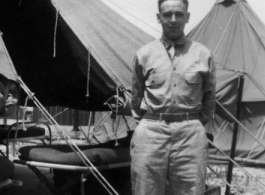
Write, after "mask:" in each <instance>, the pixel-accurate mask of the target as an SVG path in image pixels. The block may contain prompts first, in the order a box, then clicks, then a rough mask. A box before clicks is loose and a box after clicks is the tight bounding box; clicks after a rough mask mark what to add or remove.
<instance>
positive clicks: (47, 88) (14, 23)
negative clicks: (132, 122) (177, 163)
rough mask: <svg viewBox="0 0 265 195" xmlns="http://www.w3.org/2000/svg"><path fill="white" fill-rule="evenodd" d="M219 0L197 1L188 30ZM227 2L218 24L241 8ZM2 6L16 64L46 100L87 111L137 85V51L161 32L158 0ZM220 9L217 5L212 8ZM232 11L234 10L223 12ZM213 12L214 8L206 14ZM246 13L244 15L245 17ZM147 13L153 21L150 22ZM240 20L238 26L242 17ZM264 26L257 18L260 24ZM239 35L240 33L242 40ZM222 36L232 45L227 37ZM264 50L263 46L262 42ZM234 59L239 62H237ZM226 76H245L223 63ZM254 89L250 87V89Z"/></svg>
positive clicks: (35, 0) (1, 23) (1, 20)
mask: <svg viewBox="0 0 265 195" xmlns="http://www.w3.org/2000/svg"><path fill="white" fill-rule="evenodd" d="M250 1H251V0H250ZM214 2H215V0H211V1H207V2H206V1H205V0H200V1H197V0H196V1H195V0H190V11H191V12H192V15H191V21H190V23H191V26H187V27H188V30H190V29H192V28H193V27H194V25H195V24H196V23H197V22H198V20H199V19H202V17H204V16H205V15H206V14H207V12H208V10H210V8H211V7H212V5H213V4H214ZM227 2H230V1H227ZM231 2H234V1H231ZM205 3H206V4H205ZM226 4H227V3H225V6H223V7H224V8H226V9H225V10H227V11H224V14H222V13H220V12H218V13H217V14H220V16H218V17H217V14H216V15H214V18H215V20H213V21H215V23H214V22H212V23H211V24H216V25H217V27H218V23H219V20H220V21H223V23H224V24H222V25H225V21H226V20H228V19H229V18H227V17H229V11H231V10H233V9H230V6H226ZM245 4H246V2H245V1H238V4H236V5H245ZM218 5H223V4H222V1H217V2H216V5H215V7H216V6H218ZM239 7H242V6H239ZM0 9H1V11H0V14H1V15H0V16H1V17H0V28H1V30H2V31H3V32H4V38H5V42H6V45H7V47H8V49H9V52H10V55H11V57H12V59H13V61H14V64H16V69H17V71H18V73H19V74H20V75H21V77H22V78H23V80H24V81H25V83H26V84H27V85H28V86H29V88H30V89H31V90H32V91H33V92H34V93H35V95H36V97H38V99H39V100H40V102H42V103H43V104H44V105H45V106H51V105H60V106H63V107H64V106H65V107H66V106H67V107H72V108H76V109H83V110H98V111H99V110H108V109H109V108H108V107H107V106H105V105H104V102H105V101H106V100H107V99H108V98H109V97H111V96H113V95H115V94H116V93H117V89H116V87H119V86H121V85H122V86H124V87H125V88H126V89H128V90H129V89H130V78H131V75H130V71H131V62H132V59H133V56H134V54H135V51H136V50H137V49H138V48H139V47H141V46H142V45H144V44H145V43H147V42H150V41H151V40H153V39H154V38H155V37H159V36H160V35H161V29H159V27H158V25H157V21H156V19H155V14H156V13H157V4H156V3H154V2H153V0H152V1H151V0H143V1H132V0H122V1H121V0H116V1H114V0H100V1H92V0H87V1H82V0H76V1H66V0H64V1H62V0H52V1H47V0H28V1H18V0H12V1H2V2H1V6H0ZM196 10H200V16H199V17H198V16H197V15H196V14H197V13H196V12H195V11H196ZM213 10H215V9H212V11H211V12H210V13H212V12H213ZM237 10H240V9H237ZM221 11H222V10H221ZM245 12H247V13H248V14H250V15H251V14H252V13H253V12H252V11H248V9H246V10H245ZM233 13H234V12H233ZM224 15H225V16H226V17H225V18H224V19H222V18H223V17H224ZM10 16H12V17H10ZM192 17H193V19H192ZM211 17H212V16H211ZM211 17H209V15H208V17H206V18H205V20H206V19H207V18H208V19H209V18H210V19H211ZM242 17H243V15H242V14H241V15H240V18H242ZM249 17H250V20H251V21H253V20H254V19H253V17H252V16H249ZM149 19H150V20H149ZM195 19H196V21H195ZM145 20H147V22H144V21H145ZM229 21H230V20H229ZM242 21H243V20H242ZM246 21H247V20H246ZM245 23H247V22H245ZM203 24H205V25H207V24H208V23H207V22H202V23H200V25H199V26H197V27H196V28H195V30H194V31H193V32H192V33H191V34H190V35H189V36H190V37H191V38H193V36H195V32H196V30H197V31H199V30H201V29H200V26H201V25H203ZM240 24H244V22H241V23H240ZM188 25H189V24H188ZM233 25H236V22H234V23H233ZM259 25H260V24H258V23H257V26H259ZM207 28H208V27H207ZM255 28H257V27H255ZM259 28H260V27H259ZM223 29H224V27H223ZM247 29H248V31H247V32H246V31H245V30H243V32H245V33H250V32H251V28H247ZM199 33H201V31H199ZM240 35H241V34H240ZM247 35H249V34H247ZM209 36H210V35H209ZM216 36H217V35H216ZM231 36H232V35H231ZM232 37H233V36H232ZM239 37H240V36H239V35H238V36H237V39H236V40H240V38H239ZM248 37H249V36H248ZM216 40H217V39H216ZM216 40H213V41H216ZM255 40H256V41H257V40H258V39H254V41H255ZM198 41H201V40H198ZM211 43H212V44H214V42H211ZM221 43H222V44H223V45H222V46H225V45H224V42H221ZM240 43H241V42H240ZM251 43H252V42H251ZM209 47H210V48H211V46H209ZM239 48H240V49H242V48H243V46H242V45H240V46H239ZM211 49H213V48H211ZM224 51H227V50H224ZM216 52H220V53H221V51H219V50H218V51H215V52H214V53H216ZM259 52H262V48H260V49H259ZM235 53H236V54H237V52H235ZM233 54H234V53H233ZM227 55H228V54H227ZM240 55H241V56H244V57H247V56H250V55H249V54H248V55H245V54H244V55H243V54H240ZM240 55H239V54H238V55H231V56H240ZM220 56H221V57H222V55H220ZM239 58H240V57H239ZM227 59H229V58H227ZM237 59H238V58H237ZM255 59H258V58H255ZM217 60H219V58H218V56H217ZM222 60H226V59H225V58H222ZM240 60H242V59H240ZM258 60H260V59H258ZM221 63H225V62H223V61H222V62H221ZM234 66H235V65H234V64H233V66H232V67H234ZM246 66H247V65H245V66H244V67H245V68H246ZM247 67H248V68H249V67H251V66H247ZM239 70H242V69H239ZM243 70H244V69H243ZM256 70H258V68H257V69H256ZM260 72H262V71H257V72H256V73H255V74H260ZM249 73H250V74H251V75H252V73H253V71H251V70H250V72H249ZM218 75H219V76H218V78H219V80H220V81H224V79H222V78H224V77H225V78H229V79H231V78H237V76H236V74H235V72H233V71H229V70H222V69H219V71H218ZM256 76H258V75H255V77H256ZM253 77H254V76H253ZM261 79H263V78H261ZM230 81H231V82H230V84H231V85H226V83H219V84H220V85H219V86H218V87H219V88H218V92H219V93H218V94H217V97H218V98H222V103H223V104H226V103H227V106H226V107H230V106H229V105H230V104H229V103H231V102H235V95H233V94H232V93H229V94H231V96H230V97H229V98H227V96H226V95H224V94H227V92H226V93H224V92H223V90H225V91H227V90H228V91H230V92H231V91H233V92H236V91H235V90H234V86H235V85H236V82H237V81H236V80H234V79H232V80H230ZM234 81H235V82H234ZM227 86H228V87H227ZM88 89H89V91H88ZM251 89H252V88H251V87H250V88H248V90H249V91H250V90H251ZM88 92H89V93H88ZM254 92H255V94H258V96H259V98H262V94H261V93H260V92H259V90H256V88H255V89H254ZM250 94H251V93H250ZM253 94H254V93H253ZM88 95H89V96H88ZM244 98H248V96H244ZM220 101H221V99H220ZM225 102H226V103H225ZM230 108H231V107H230ZM232 110H234V109H233V108H232ZM219 114H220V113H219ZM220 115H222V114H220ZM226 145H230V144H226Z"/></svg>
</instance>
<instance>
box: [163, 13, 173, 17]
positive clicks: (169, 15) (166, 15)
mask: <svg viewBox="0 0 265 195" xmlns="http://www.w3.org/2000/svg"><path fill="white" fill-rule="evenodd" d="M163 16H164V17H165V18H169V17H171V16H172V14H171V13H164V14H163Z"/></svg>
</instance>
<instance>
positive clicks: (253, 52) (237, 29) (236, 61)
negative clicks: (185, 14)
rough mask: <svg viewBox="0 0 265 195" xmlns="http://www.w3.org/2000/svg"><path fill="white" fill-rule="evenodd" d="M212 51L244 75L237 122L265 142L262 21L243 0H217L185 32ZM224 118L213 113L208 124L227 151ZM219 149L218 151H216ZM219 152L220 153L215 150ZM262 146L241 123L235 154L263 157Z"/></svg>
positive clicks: (219, 60) (230, 128)
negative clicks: (199, 20) (212, 119)
mask: <svg viewBox="0 0 265 195" xmlns="http://www.w3.org/2000/svg"><path fill="white" fill-rule="evenodd" d="M188 37H189V38H190V39H193V40H196V41H198V42H201V43H203V44H205V45H206V46H207V47H209V48H210V49H211V50H212V51H213V55H214V60H215V62H216V66H217V67H218V69H227V70H230V71H235V72H241V73H243V75H244V88H243V97H242V101H243V103H242V105H241V106H242V108H241V109H242V113H240V116H239V119H240V122H241V123H242V124H243V125H244V127H246V128H247V129H248V130H250V131H251V133H252V134H253V135H254V136H256V138H257V139H259V140H261V142H262V143H263V144H264V143H265V141H264V136H263V135H264V133H263V132H264V118H265V112H264V107H265V101H264V100H265V90H264V89H265V85H264V84H265V80H264V79H265V77H264V71H263V69H264V66H265V24H264V22H262V21H261V20H260V18H259V17H258V16H257V15H256V14H255V12H254V11H253V9H252V8H251V7H250V6H249V4H248V3H247V2H246V1H243V0H241V1H238V0H227V1H224V0H218V1H216V3H215V5H214V7H213V8H212V10H211V11H210V12H209V13H208V15H207V16H206V17H205V18H204V20H203V21H201V22H200V24H199V25H197V26H196V27H195V28H194V29H193V30H192V31H191V32H190V33H189V35H188ZM223 122H224V120H223V119H222V118H220V117H218V116H216V118H215V120H214V121H213V123H212V124H211V126H210V128H209V129H211V132H213V133H214V134H215V137H216V139H215V142H214V143H215V144H216V145H217V146H218V147H219V148H220V149H222V150H223V151H225V152H226V153H230V149H231V141H232V134H233V125H234V124H233V123H232V124H228V125H227V127H226V128H224V129H222V128H220V127H221V125H222V124H224V123H223ZM217 153H218V152H217ZM218 154H220V153H218ZM264 155H265V149H264V147H262V146H261V145H260V144H258V143H256V144H255V140H254V139H253V138H252V137H251V136H250V135H249V134H248V133H247V132H246V131H245V130H244V128H243V127H240V129H239V134H238V139H237V149H236V156H237V157H241V158H250V159H259V160H264V159H265V156H264Z"/></svg>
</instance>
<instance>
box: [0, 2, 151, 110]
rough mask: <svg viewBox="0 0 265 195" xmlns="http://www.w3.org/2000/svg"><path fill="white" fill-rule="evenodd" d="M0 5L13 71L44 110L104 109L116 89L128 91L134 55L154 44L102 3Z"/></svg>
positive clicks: (12, 3)
mask: <svg viewBox="0 0 265 195" xmlns="http://www.w3.org/2000/svg"><path fill="white" fill-rule="evenodd" d="M1 3H2V4H4V6H1V9H3V10H1V14H2V15H1V16H3V17H1V18H5V19H4V20H3V19H2V20H3V21H2V23H1V25H0V28H1V29H3V30H2V31H3V32H4V34H5V39H6V42H7V46H8V48H9V51H10V54H11V57H12V59H13V61H14V64H16V66H17V71H18V72H19V74H20V75H21V77H22V78H23V79H24V81H25V83H26V84H27V85H28V87H29V88H30V89H31V90H32V91H33V92H34V93H35V94H36V96H37V97H38V98H39V99H40V101H41V102H42V103H43V104H44V105H47V106H48V105H60V106H68V107H72V108H76V109H83V110H107V109H108V107H107V106H104V102H105V101H106V100H107V99H108V98H109V97H111V96H112V95H115V94H116V87H119V86H124V87H125V88H126V89H129V88H130V87H129V86H130V84H131V76H130V72H131V67H130V65H131V62H132V61H133V56H134V54H135V51H136V50H137V49H138V48H139V47H140V46H141V45H143V44H144V43H146V42H149V41H151V40H152V39H153V38H152V37H151V36H150V35H148V34H146V33H143V32H142V31H141V30H140V29H139V28H136V27H135V26H133V25H132V24H131V23H129V22H127V21H126V20H125V19H124V18H123V17H121V16H119V15H118V14H116V13H115V12H114V11H111V9H109V8H108V7H107V6H106V5H104V4H103V3H102V2H101V1H60V0H53V1H41V0H39V1H35V0H34V1H32V0H31V1H23V2H22V4H21V5H20V6H19V5H18V3H19V1H12V2H1ZM9 6H10V7H11V8H10V7H9ZM7 8H9V9H7ZM57 11H58V13H57ZM102 13H104V14H102ZM10 15H12V17H9V16H10ZM57 16H58V18H57ZM57 19H58V20H57ZM57 22H58V23H57ZM55 26H56V27H55ZM121 29H122V30H121ZM117 35H118V36H117ZM36 75H38V76H36Z"/></svg>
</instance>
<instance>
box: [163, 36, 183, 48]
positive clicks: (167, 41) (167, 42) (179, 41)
mask: <svg viewBox="0 0 265 195" xmlns="http://www.w3.org/2000/svg"><path fill="white" fill-rule="evenodd" d="M160 40H161V42H162V43H163V44H164V45H165V47H166V48H168V47H169V46H171V45H176V46H182V45H184V43H185V42H186V40H187V38H186V36H185V35H184V34H183V35H182V36H181V37H180V38H179V39H177V40H176V41H172V40H170V39H169V38H167V37H165V36H164V35H163V36H162V37H161V39H160Z"/></svg>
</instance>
